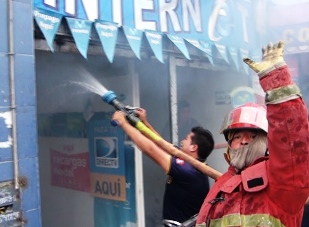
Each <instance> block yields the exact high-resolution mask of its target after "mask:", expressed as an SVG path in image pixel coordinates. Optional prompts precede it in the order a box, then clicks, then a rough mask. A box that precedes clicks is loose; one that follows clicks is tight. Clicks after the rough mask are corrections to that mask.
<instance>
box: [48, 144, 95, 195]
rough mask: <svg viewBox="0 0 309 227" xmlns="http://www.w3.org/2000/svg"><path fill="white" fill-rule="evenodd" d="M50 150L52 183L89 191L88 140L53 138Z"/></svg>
mask: <svg viewBox="0 0 309 227" xmlns="http://www.w3.org/2000/svg"><path fill="white" fill-rule="evenodd" d="M49 150H50V174H51V176H50V177H51V185H53V186H58V187H63V188H68V189H73V190H77V191H84V192H88V193H89V192H90V178H89V155H88V147H87V140H86V139H78V138H52V143H50V148H49Z"/></svg>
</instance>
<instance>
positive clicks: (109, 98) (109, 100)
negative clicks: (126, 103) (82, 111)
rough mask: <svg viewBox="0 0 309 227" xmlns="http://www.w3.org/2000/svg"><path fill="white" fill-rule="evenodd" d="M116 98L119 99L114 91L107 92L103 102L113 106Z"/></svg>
mask: <svg viewBox="0 0 309 227" xmlns="http://www.w3.org/2000/svg"><path fill="white" fill-rule="evenodd" d="M116 98H117V96H116V94H115V92H113V91H108V92H106V93H105V94H104V95H103V96H102V99H103V101H104V102H106V103H108V104H111V103H112V101H113V100H114V99H116Z"/></svg>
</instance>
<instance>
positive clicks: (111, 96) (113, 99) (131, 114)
mask: <svg viewBox="0 0 309 227" xmlns="http://www.w3.org/2000/svg"><path fill="white" fill-rule="evenodd" d="M102 100H103V101H104V102H106V103H108V104H110V105H112V106H113V107H114V108H115V109H116V110H120V111H122V112H123V113H125V115H126V117H127V119H128V121H129V122H130V124H131V125H133V126H135V125H136V123H137V122H138V121H140V119H139V118H138V117H137V115H136V112H135V110H136V108H137V107H130V106H125V105H124V104H123V103H121V102H120V101H119V100H118V99H117V96H116V94H115V92H113V91H108V92H106V93H105V94H104V95H103V96H102ZM111 124H112V125H113V126H117V125H118V123H117V122H115V121H112V122H111Z"/></svg>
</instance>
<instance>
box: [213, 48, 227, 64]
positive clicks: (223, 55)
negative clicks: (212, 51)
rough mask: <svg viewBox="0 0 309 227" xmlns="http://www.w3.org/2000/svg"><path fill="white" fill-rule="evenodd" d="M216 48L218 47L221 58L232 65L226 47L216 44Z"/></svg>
mask: <svg viewBox="0 0 309 227" xmlns="http://www.w3.org/2000/svg"><path fill="white" fill-rule="evenodd" d="M215 46H216V48H217V50H218V52H219V54H220V55H221V57H222V58H223V59H224V60H225V61H226V63H228V64H230V62H229V58H228V56H227V51H226V46H223V45H219V44H215Z"/></svg>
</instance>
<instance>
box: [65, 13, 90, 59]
mask: <svg viewBox="0 0 309 227" xmlns="http://www.w3.org/2000/svg"><path fill="white" fill-rule="evenodd" d="M66 20H67V22H68V25H69V28H70V31H71V33H72V36H73V38H74V41H75V43H76V46H77V49H78V50H79V52H80V53H81V54H82V55H83V57H84V58H86V59H87V51H88V45H89V39H90V33H91V26H92V22H91V21H88V20H82V19H76V18H70V17H66Z"/></svg>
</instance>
